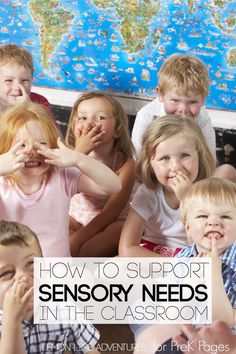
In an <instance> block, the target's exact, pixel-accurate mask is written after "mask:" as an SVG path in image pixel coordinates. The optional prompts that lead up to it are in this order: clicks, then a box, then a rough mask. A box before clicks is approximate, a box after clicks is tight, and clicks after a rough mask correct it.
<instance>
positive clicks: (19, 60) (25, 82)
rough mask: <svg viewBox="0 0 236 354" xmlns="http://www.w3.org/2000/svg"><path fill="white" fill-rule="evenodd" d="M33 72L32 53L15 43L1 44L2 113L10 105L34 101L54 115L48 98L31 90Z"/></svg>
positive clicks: (0, 87)
mask: <svg viewBox="0 0 236 354" xmlns="http://www.w3.org/2000/svg"><path fill="white" fill-rule="evenodd" d="M33 74H34V63H33V57H32V55H31V53H29V52H28V51H27V50H25V49H24V48H22V47H20V46H18V45H15V44H7V45H3V46H0V113H1V112H3V111H4V110H5V109H6V108H7V107H8V106H9V105H10V106H11V105H15V104H18V103H23V102H26V101H32V102H36V103H40V104H43V105H44V106H45V107H46V108H47V110H48V111H49V112H50V115H51V116H52V112H51V109H50V104H49V102H48V100H47V99H46V98H45V97H44V96H42V95H39V94H37V93H33V92H31V86H32V80H33Z"/></svg>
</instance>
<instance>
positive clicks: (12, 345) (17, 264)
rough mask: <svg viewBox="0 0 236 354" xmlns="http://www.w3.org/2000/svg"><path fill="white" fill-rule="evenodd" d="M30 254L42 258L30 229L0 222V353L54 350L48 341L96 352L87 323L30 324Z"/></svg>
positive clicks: (92, 331) (95, 337) (94, 338)
mask: <svg viewBox="0 0 236 354" xmlns="http://www.w3.org/2000/svg"><path fill="white" fill-rule="evenodd" d="M34 257H42V251H41V248H40V245H39V242H38V239H37V236H36V235H35V234H34V232H32V231H31V230H30V229H29V228H28V227H27V226H25V225H21V224H18V223H15V222H8V221H0V337H1V339H0V354H15V353H18V354H26V353H43V352H47V353H49V352H50V353H58V349H53V346H52V343H53V344H54V345H55V344H57V346H56V347H57V348H58V346H61V347H62V346H63V345H67V347H68V348H69V347H71V348H78V349H77V350H76V353H91V354H92V353H94V354H95V353H98V351H97V350H96V349H95V348H94V349H92V350H91V348H93V347H94V346H95V344H96V343H97V341H98V339H99V333H98V331H97V330H96V329H95V328H94V327H93V325H91V324H73V325H64V324H58V325H55V324H54V325H47V324H40V325H38V324H33V319H32V316H33V263H34ZM49 341H50V342H49ZM73 352H74V351H73Z"/></svg>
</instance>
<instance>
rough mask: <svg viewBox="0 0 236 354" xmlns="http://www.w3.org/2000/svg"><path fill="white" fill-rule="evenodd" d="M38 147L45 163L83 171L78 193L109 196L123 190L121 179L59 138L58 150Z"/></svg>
mask: <svg viewBox="0 0 236 354" xmlns="http://www.w3.org/2000/svg"><path fill="white" fill-rule="evenodd" d="M37 147H38V153H39V154H41V155H43V156H45V157H46V159H45V162H46V163H48V164H50V165H54V166H57V167H72V166H74V167H77V168H79V169H80V170H81V173H82V174H81V176H80V179H79V183H78V192H83V193H88V194H98V192H99V194H100V195H109V194H112V193H117V192H119V191H120V189H121V183H120V179H119V177H118V176H117V175H116V174H115V173H114V172H113V171H112V170H111V169H110V168H109V167H107V166H106V165H104V164H102V163H101V162H99V161H97V160H95V159H93V158H91V157H89V156H87V155H84V154H82V153H81V152H79V151H75V150H72V149H69V148H68V147H66V146H65V145H64V144H63V143H62V141H61V139H60V138H58V149H49V148H47V147H46V146H40V145H37Z"/></svg>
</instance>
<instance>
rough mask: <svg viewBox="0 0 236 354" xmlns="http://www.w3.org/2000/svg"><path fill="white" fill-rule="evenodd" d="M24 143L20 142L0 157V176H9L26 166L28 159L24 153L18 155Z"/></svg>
mask: <svg viewBox="0 0 236 354" xmlns="http://www.w3.org/2000/svg"><path fill="white" fill-rule="evenodd" d="M22 143H23V141H19V142H18V143H16V144H15V145H14V146H12V148H11V149H10V150H9V151H7V152H6V153H5V154H2V155H0V176H6V175H9V174H11V173H13V172H15V171H16V170H18V169H19V168H22V167H24V166H25V162H26V161H27V159H28V157H27V156H26V155H25V154H24V153H18V152H17V151H18V149H19V148H20V146H21V145H22Z"/></svg>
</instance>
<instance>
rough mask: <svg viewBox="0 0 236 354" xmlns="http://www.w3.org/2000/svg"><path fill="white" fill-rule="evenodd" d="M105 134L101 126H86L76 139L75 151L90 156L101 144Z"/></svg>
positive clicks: (89, 124)
mask: <svg viewBox="0 0 236 354" xmlns="http://www.w3.org/2000/svg"><path fill="white" fill-rule="evenodd" d="M104 133H105V132H104V131H102V126H101V124H91V123H88V124H84V125H83V127H81V129H80V131H79V134H78V135H77V137H76V144H75V149H76V150H78V151H80V152H82V153H83V154H89V153H90V152H91V151H92V150H93V149H94V148H95V147H96V146H98V145H99V144H100V143H101V141H102V137H103V135H104Z"/></svg>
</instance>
